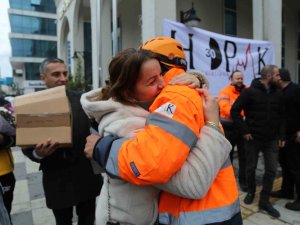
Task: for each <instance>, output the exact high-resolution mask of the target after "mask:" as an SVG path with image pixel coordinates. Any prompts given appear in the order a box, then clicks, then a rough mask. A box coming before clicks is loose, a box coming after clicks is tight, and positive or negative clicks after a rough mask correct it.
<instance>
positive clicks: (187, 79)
mask: <svg viewBox="0 0 300 225" xmlns="http://www.w3.org/2000/svg"><path fill="white" fill-rule="evenodd" d="M169 84H171V85H186V86H188V87H191V88H199V87H200V85H201V84H200V81H199V80H198V78H197V77H196V76H195V75H192V74H189V73H184V74H181V75H179V76H176V77H173V78H172V79H171V80H170V81H169Z"/></svg>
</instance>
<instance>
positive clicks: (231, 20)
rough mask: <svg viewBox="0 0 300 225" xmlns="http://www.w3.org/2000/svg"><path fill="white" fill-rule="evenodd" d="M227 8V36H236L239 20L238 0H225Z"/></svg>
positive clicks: (225, 19)
mask: <svg viewBox="0 0 300 225" xmlns="http://www.w3.org/2000/svg"><path fill="white" fill-rule="evenodd" d="M224 8H225V18H224V22H225V30H224V32H225V34H227V35H232V36H236V34H237V18H236V0H224Z"/></svg>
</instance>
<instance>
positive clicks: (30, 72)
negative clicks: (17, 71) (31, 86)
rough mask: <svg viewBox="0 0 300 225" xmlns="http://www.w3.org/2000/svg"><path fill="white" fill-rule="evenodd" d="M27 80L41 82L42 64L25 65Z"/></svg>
mask: <svg viewBox="0 0 300 225" xmlns="http://www.w3.org/2000/svg"><path fill="white" fill-rule="evenodd" d="M24 65H25V77H26V78H25V79H26V80H40V71H39V67H40V63H25V64H24Z"/></svg>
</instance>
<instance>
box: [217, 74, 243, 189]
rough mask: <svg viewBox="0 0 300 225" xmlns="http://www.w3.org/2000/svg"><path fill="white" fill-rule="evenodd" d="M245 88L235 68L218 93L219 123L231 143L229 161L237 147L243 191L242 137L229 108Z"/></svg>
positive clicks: (241, 76)
mask: <svg viewBox="0 0 300 225" xmlns="http://www.w3.org/2000/svg"><path fill="white" fill-rule="evenodd" d="M245 88H246V86H245V85H244V75H243V73H242V72H241V71H238V70H236V71H233V72H232V73H231V75H230V84H229V85H228V86H226V87H225V88H223V89H222V90H221V91H220V93H219V94H218V101H219V107H220V120H221V124H222V126H223V129H224V133H225V136H226V138H227V139H228V140H229V142H230V144H231V145H232V150H231V152H230V159H231V162H232V160H233V153H234V147H235V146H236V147H237V152H238V162H239V172H238V178H239V185H240V187H241V189H242V190H243V191H247V182H246V158H245V149H244V139H243V137H242V135H241V134H240V133H239V132H238V130H237V129H236V127H235V126H234V123H233V121H232V119H231V115H230V110H231V107H232V105H233V103H234V102H235V101H236V99H237V98H238V97H239V96H240V94H241V92H242V90H244V89H245ZM242 115H243V113H242Z"/></svg>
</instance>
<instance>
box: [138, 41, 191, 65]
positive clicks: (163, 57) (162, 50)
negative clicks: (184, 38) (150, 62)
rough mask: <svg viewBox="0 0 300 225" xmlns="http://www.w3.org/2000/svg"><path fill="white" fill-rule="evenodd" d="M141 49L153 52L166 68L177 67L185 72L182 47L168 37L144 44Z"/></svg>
mask: <svg viewBox="0 0 300 225" xmlns="http://www.w3.org/2000/svg"><path fill="white" fill-rule="evenodd" d="M140 48H141V49H144V50H148V51H151V52H154V53H156V54H157V55H158V58H159V60H160V62H161V63H162V64H163V65H165V66H168V67H179V68H183V69H184V70H186V67H187V63H186V59H185V54H184V49H183V47H182V45H181V44H180V43H179V42H178V41H176V40H175V39H173V38H170V37H163V36H161V37H156V38H154V39H151V40H149V41H147V42H146V43H144V44H143V45H142V46H141V47H140Z"/></svg>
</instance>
